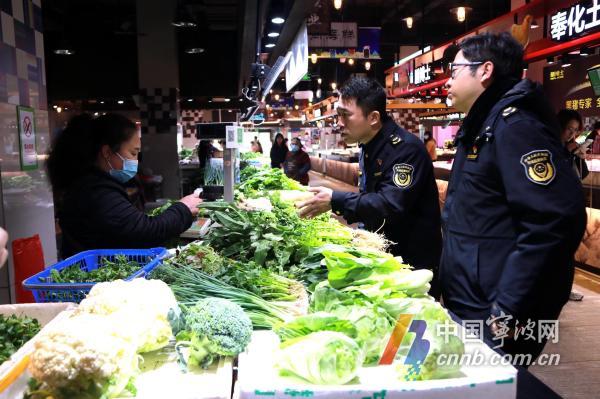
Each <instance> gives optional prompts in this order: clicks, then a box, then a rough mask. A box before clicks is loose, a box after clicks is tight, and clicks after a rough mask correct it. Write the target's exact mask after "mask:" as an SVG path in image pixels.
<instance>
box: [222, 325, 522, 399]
mask: <svg viewBox="0 0 600 399" xmlns="http://www.w3.org/2000/svg"><path fill="white" fill-rule="evenodd" d="M278 345H279V339H278V338H277V336H276V335H275V334H274V333H273V332H271V331H257V332H254V334H253V337H252V342H251V343H250V345H249V346H248V349H247V350H246V352H244V353H242V354H240V356H239V361H238V379H237V382H236V385H235V389H234V395H233V397H234V399H269V398H286V399H287V398H303V397H310V398H322V399H342V398H344V399H390V398H401V399H416V398H419V399H452V398H457V399H458V398H460V399H480V398H484V397H485V398H494V399H514V398H516V392H517V370H516V369H515V368H514V367H512V366H510V365H502V364H501V362H500V356H499V355H498V354H497V353H496V352H494V351H492V350H491V349H490V348H489V347H488V346H487V345H485V344H484V343H483V342H481V341H476V342H467V343H466V344H465V353H467V354H468V353H471V354H474V353H476V352H479V353H481V355H482V356H484V359H485V360H484V361H482V362H480V363H481V364H483V365H481V366H463V367H462V368H461V373H462V376H461V377H458V378H451V379H443V380H429V381H400V380H399V379H398V375H397V373H396V368H395V367H394V366H393V365H392V366H376V367H363V368H362V369H361V370H360V372H359V375H358V378H357V379H355V380H354V381H352V382H351V383H349V384H346V385H338V386H323V385H312V384H310V383H308V382H304V381H302V380H300V379H296V378H293V377H282V376H280V375H279V372H278V370H277V369H276V368H275V364H274V363H275V356H276V352H277V349H278ZM492 359H493V361H496V362H497V364H498V365H495V366H492V365H491V364H492Z"/></svg>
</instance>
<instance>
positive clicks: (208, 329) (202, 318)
mask: <svg viewBox="0 0 600 399" xmlns="http://www.w3.org/2000/svg"><path fill="white" fill-rule="evenodd" d="M185 319H186V329H185V331H184V332H181V333H179V334H178V336H177V338H178V340H181V339H185V340H188V341H189V344H190V354H189V358H188V363H189V364H193V365H198V366H201V367H203V368H206V367H208V366H210V365H211V364H212V362H213V361H214V360H215V358H216V357H218V356H237V355H238V354H239V353H240V352H242V351H243V350H244V349H246V346H248V344H249V343H250V338H251V336H252V322H251V321H250V319H249V318H248V316H247V315H246V314H245V313H244V311H243V309H242V308H241V307H240V306H239V305H236V304H235V303H233V302H230V301H228V300H226V299H221V298H205V299H201V300H199V301H198V302H197V303H196V305H194V306H193V307H191V308H190V309H189V310H188V311H187V313H186V317H185Z"/></svg>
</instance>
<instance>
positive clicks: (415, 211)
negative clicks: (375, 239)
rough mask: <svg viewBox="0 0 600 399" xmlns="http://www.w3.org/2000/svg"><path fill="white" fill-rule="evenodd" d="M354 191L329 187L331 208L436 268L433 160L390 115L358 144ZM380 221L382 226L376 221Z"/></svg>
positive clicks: (412, 260)
mask: <svg viewBox="0 0 600 399" xmlns="http://www.w3.org/2000/svg"><path fill="white" fill-rule="evenodd" d="M360 165H361V178H360V192H359V193H346V192H339V191H334V192H333V197H332V201H331V206H332V210H333V212H335V213H336V214H338V215H343V217H344V219H346V221H348V222H349V223H355V222H361V223H363V224H364V227H365V228H366V229H367V230H370V231H377V230H379V229H380V228H381V231H382V232H383V233H384V235H385V236H386V238H387V239H388V240H390V241H393V242H394V243H396V244H395V245H394V246H393V247H392V248H391V252H392V253H393V254H394V255H399V256H402V258H403V260H404V261H405V262H406V263H408V264H410V265H412V266H414V267H415V268H426V269H434V270H436V269H437V267H438V264H439V261H440V251H441V245H442V244H441V225H440V208H439V198H438V190H437V185H436V183H435V178H434V176H433V164H432V163H431V158H430V157H429V154H428V153H427V150H426V149H425V146H424V144H423V143H422V142H421V140H419V139H418V138H417V137H416V136H414V135H413V134H411V133H409V132H407V131H406V130H404V129H402V128H400V127H399V126H398V125H396V123H395V122H394V121H393V120H388V121H387V122H385V123H384V125H383V128H382V129H381V130H380V131H379V132H378V133H377V135H376V136H375V137H374V138H373V139H372V140H371V141H370V142H369V143H367V144H366V145H363V146H362V151H361V156H360ZM382 226H383V227H382Z"/></svg>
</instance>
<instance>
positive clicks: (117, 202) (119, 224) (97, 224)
mask: <svg viewBox="0 0 600 399" xmlns="http://www.w3.org/2000/svg"><path fill="white" fill-rule="evenodd" d="M61 208H62V209H61V210H60V211H59V215H58V217H59V224H60V227H61V229H62V231H63V248H62V249H63V252H62V256H63V257H67V256H71V255H73V254H75V253H77V252H80V251H83V250H88V249H102V248H106V249H124V248H151V247H155V246H160V245H162V244H163V243H164V242H165V241H167V240H168V239H170V238H176V237H177V236H179V234H181V233H182V232H184V231H185V230H187V229H188V228H189V227H190V226H191V225H192V222H193V216H192V213H191V212H190V210H189V209H188V208H187V206H185V205H184V204H183V203H181V202H177V203H175V204H173V205H172V206H171V207H169V208H168V209H167V210H166V211H165V212H164V213H163V214H162V215H159V216H155V217H149V216H147V215H146V214H144V213H143V212H141V211H140V210H138V209H137V208H136V207H134V206H133V205H132V204H131V203H130V202H129V198H128V196H127V193H126V192H125V188H124V187H123V185H121V184H120V183H118V182H117V181H116V180H114V179H113V178H112V177H110V176H109V175H108V174H106V173H104V172H102V171H99V170H96V171H94V172H92V173H90V174H88V175H86V176H85V177H83V178H82V179H80V180H78V181H77V182H76V183H74V184H73V185H72V186H71V188H70V189H69V190H68V191H67V192H66V193H65V195H64V197H63V201H62V206H61Z"/></svg>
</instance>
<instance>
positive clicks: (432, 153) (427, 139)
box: [423, 132, 437, 161]
mask: <svg viewBox="0 0 600 399" xmlns="http://www.w3.org/2000/svg"><path fill="white" fill-rule="evenodd" d="M423 141H424V143H425V148H426V149H427V152H428V153H429V157H430V158H431V160H432V161H437V141H435V139H434V138H433V135H432V134H431V132H425V134H424V135H423Z"/></svg>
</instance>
